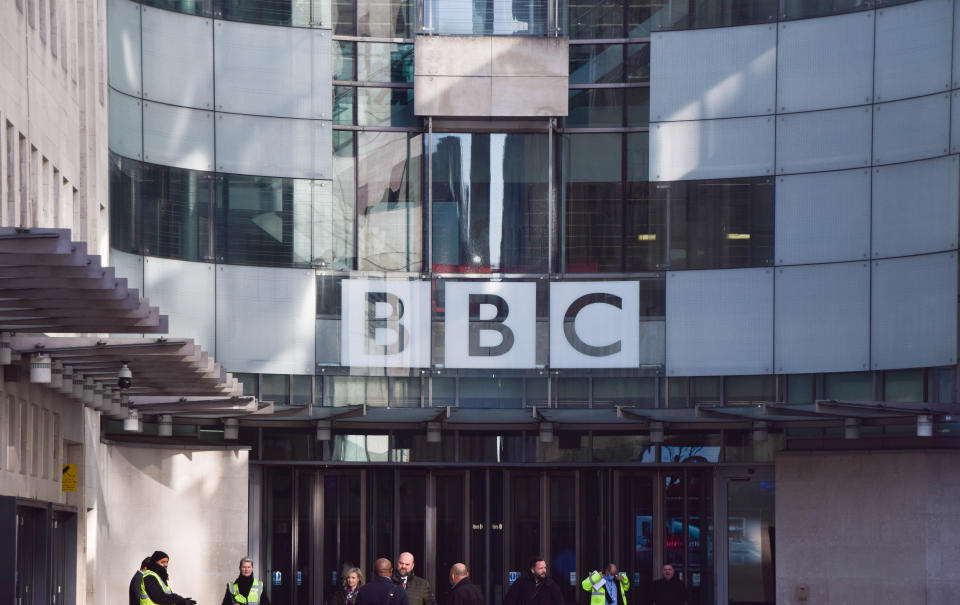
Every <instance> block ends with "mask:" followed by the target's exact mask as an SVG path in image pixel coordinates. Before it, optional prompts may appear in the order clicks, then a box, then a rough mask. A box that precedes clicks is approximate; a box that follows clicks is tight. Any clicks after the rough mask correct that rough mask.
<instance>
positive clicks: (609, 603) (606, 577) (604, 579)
mask: <svg viewBox="0 0 960 605" xmlns="http://www.w3.org/2000/svg"><path fill="white" fill-rule="evenodd" d="M580 586H581V587H582V588H583V589H584V590H586V591H587V592H589V593H590V605H627V591H628V590H630V580H629V578H627V574H625V573H623V572H622V571H621V572H620V573H617V566H616V565H614V564H613V563H607V566H606V567H604V568H603V573H602V574H601V573H600V572H599V571H596V570H594V571H591V572H590V575H588V576H587V577H586V578H584V579H583V582H580Z"/></svg>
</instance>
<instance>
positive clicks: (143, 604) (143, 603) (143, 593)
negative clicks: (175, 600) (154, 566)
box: [140, 569, 173, 605]
mask: <svg viewBox="0 0 960 605" xmlns="http://www.w3.org/2000/svg"><path fill="white" fill-rule="evenodd" d="M147 576H153V577H154V578H156V579H157V583H159V584H160V589H161V590H163V592H164V594H173V591H172V590H170V587H169V586H168V585H166V584H165V583H164V582H163V580H161V579H160V576H158V575H157V573H156V572H154V571H150V570H149V569H148V570H147V571H145V572H143V575H142V576H141V578H140V605H157V604H156V603H154V602H153V601H151V600H150V597H149V596H147V586H146V585H145V584H144V581H146V579H147Z"/></svg>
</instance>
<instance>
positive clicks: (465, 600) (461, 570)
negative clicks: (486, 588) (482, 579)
mask: <svg viewBox="0 0 960 605" xmlns="http://www.w3.org/2000/svg"><path fill="white" fill-rule="evenodd" d="M450 586H451V587H452V588H451V589H450V594H449V595H447V605H483V594H482V593H481V592H480V588H478V587H477V585H476V584H474V583H473V582H471V581H470V571H469V570H468V569H467V566H466V564H465V563H454V564H453V567H451V568H450Z"/></svg>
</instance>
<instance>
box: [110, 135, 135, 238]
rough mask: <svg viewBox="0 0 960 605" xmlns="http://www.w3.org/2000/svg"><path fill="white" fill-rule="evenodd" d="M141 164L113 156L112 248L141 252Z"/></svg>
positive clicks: (111, 182) (111, 163) (111, 155)
mask: <svg viewBox="0 0 960 605" xmlns="http://www.w3.org/2000/svg"><path fill="white" fill-rule="evenodd" d="M139 205H140V163H139V162H135V161H133V160H128V159H126V158H123V157H120V156H118V155H114V154H110V246H111V247H112V248H116V249H117V250H122V251H124V252H133V253H135V254H139V253H140V249H139V246H140V240H141V239H142V237H141V234H140V217H139V213H140V210H139Z"/></svg>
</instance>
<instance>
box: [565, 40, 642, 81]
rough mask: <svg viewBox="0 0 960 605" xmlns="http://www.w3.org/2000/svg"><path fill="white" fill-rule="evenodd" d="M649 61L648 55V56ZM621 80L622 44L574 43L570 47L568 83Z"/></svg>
mask: <svg viewBox="0 0 960 605" xmlns="http://www.w3.org/2000/svg"><path fill="white" fill-rule="evenodd" d="M647 60H648V62H649V57H648V59H647ZM622 81H623V45H621V44H575V45H573V46H571V47H570V84H601V83H616V82H622Z"/></svg>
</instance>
